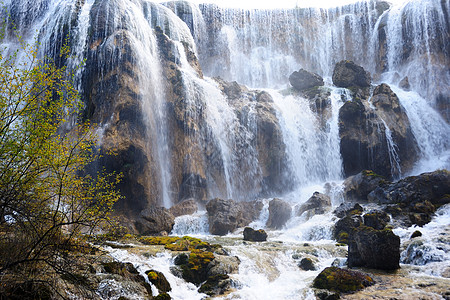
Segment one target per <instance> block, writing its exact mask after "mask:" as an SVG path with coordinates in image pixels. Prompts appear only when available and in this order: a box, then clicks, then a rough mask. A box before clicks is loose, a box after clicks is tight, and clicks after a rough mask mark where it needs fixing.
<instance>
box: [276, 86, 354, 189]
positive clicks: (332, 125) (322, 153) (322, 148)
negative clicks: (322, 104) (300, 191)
mask: <svg viewBox="0 0 450 300" xmlns="http://www.w3.org/2000/svg"><path fill="white" fill-rule="evenodd" d="M330 90H331V94H330V106H331V107H330V108H328V109H329V112H328V114H330V116H327V115H326V114H327V112H324V113H323V114H324V116H320V115H318V114H316V113H314V112H313V111H312V110H311V107H310V106H311V103H310V100H307V99H305V98H302V97H299V96H294V95H288V96H283V95H281V94H280V93H278V92H276V91H271V95H272V97H273V98H274V103H275V106H276V108H277V115H278V118H279V120H280V125H281V129H282V133H283V140H284V143H285V144H286V146H287V147H286V148H287V152H288V157H289V160H290V162H289V164H290V166H291V172H292V175H293V176H294V181H295V182H296V184H297V186H298V187H304V186H307V185H312V184H320V183H322V182H326V181H330V180H339V179H341V176H342V158H341V155H340V153H339V151H335V149H339V144H340V139H339V127H338V114H339V108H340V107H341V106H342V105H343V104H344V102H343V101H342V98H341V97H342V96H344V99H345V100H348V97H349V95H348V91H347V90H346V89H339V88H331V89H330ZM320 118H325V119H326V121H325V122H323V124H320Z"/></svg>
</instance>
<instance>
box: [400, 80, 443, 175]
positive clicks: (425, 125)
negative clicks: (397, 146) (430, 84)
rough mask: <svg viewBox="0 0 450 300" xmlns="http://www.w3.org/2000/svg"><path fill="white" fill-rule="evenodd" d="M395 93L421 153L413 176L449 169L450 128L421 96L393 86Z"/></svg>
mask: <svg viewBox="0 0 450 300" xmlns="http://www.w3.org/2000/svg"><path fill="white" fill-rule="evenodd" d="M392 90H393V91H394V92H395V93H396V94H397V96H398V98H399V100H400V103H401V104H402V106H403V107H404V108H405V110H406V113H407V115H408V118H409V120H410V122H411V128H412V132H413V134H414V136H415V138H416V140H417V143H418V146H419V149H420V152H421V159H420V160H419V162H418V163H417V165H416V167H415V169H414V170H413V171H412V173H413V174H419V173H423V172H428V171H433V170H436V169H440V168H446V169H448V168H450V144H449V143H450V125H449V124H448V123H447V122H446V121H445V120H444V119H443V118H442V116H441V115H440V114H439V113H438V112H437V111H435V110H434V109H433V108H432V107H431V106H430V104H429V103H428V102H427V100H425V99H424V98H422V97H421V96H420V95H419V94H418V93H416V92H412V91H410V92H407V91H404V90H402V89H400V88H398V87H396V86H394V85H392Z"/></svg>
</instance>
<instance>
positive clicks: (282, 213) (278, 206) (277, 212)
mask: <svg viewBox="0 0 450 300" xmlns="http://www.w3.org/2000/svg"><path fill="white" fill-rule="evenodd" d="M291 213H292V207H291V205H290V204H289V203H288V202H286V201H284V200H281V199H277V198H274V199H273V200H271V201H270V202H269V219H268V220H267V224H266V225H267V227H269V228H274V229H281V228H282V227H283V226H284V225H285V224H286V222H287V221H288V220H289V219H290V218H291Z"/></svg>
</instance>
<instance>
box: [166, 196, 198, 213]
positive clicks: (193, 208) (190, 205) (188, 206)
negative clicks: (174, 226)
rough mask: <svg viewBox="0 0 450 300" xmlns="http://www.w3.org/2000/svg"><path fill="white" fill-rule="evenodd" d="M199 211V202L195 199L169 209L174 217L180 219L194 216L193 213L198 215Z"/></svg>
mask: <svg viewBox="0 0 450 300" xmlns="http://www.w3.org/2000/svg"><path fill="white" fill-rule="evenodd" d="M197 210H198V205H197V202H196V201H195V200H194V199H188V200H184V201H182V202H180V203H177V204H175V205H174V206H172V207H171V208H170V209H169V212H170V213H171V214H172V215H174V217H179V216H183V215H192V214H193V213H196V212H197Z"/></svg>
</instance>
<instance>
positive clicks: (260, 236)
mask: <svg viewBox="0 0 450 300" xmlns="http://www.w3.org/2000/svg"><path fill="white" fill-rule="evenodd" d="M266 240H267V233H266V232H265V231H264V230H263V229H258V230H254V229H253V228H250V227H245V228H244V241H251V242H265V241H266Z"/></svg>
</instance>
